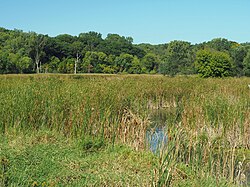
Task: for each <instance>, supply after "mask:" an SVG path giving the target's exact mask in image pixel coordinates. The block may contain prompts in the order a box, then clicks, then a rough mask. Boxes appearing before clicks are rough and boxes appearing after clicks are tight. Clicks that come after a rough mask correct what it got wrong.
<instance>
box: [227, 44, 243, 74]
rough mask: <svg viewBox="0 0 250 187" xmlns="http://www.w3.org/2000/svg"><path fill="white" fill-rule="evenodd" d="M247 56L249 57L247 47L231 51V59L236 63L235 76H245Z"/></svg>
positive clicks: (239, 47)
mask: <svg viewBox="0 0 250 187" xmlns="http://www.w3.org/2000/svg"><path fill="white" fill-rule="evenodd" d="M246 56H247V48H246V47H245V46H242V45H240V46H238V47H235V48H233V49H232V50H231V57H232V59H233V63H234V75H236V76H242V75H244V72H243V68H244V66H243V61H244V58H245V57H246Z"/></svg>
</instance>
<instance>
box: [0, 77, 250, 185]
mask: <svg viewBox="0 0 250 187" xmlns="http://www.w3.org/2000/svg"><path fill="white" fill-rule="evenodd" d="M249 83H250V79H249V78H225V79H215V78H208V79H202V78H198V77H192V76H183V77H182V76H180V77H174V78H173V77H166V76H163V75H91V74H90V75H60V74H58V75H53V74H38V75H1V76H0V133H1V136H0V159H1V161H0V186H240V185H241V186H248V185H249V175H250V174H249V172H250V89H249V88H248V84H249ZM158 110H161V112H162V111H163V113H164V115H165V117H164V124H163V125H164V126H165V127H166V136H167V143H166V145H165V146H164V148H162V149H160V150H158V151H157V152H156V153H152V152H151V151H150V149H149V145H148V144H149V143H148V142H147V141H146V132H147V131H148V129H151V131H154V119H153V117H152V113H154V112H155V111H158Z"/></svg>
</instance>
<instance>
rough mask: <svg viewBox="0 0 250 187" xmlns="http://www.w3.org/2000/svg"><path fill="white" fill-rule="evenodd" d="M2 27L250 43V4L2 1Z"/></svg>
mask: <svg viewBox="0 0 250 187" xmlns="http://www.w3.org/2000/svg"><path fill="white" fill-rule="evenodd" d="M0 7H1V11H0V27H4V28H7V29H20V30H23V31H25V32H29V31H34V32H37V33H41V34H48V35H49V36H56V35H59V34H70V35H76V36H77V35H78V34H79V33H85V32H89V31H95V32H99V33H101V34H102V36H103V38H105V37H106V35H107V34H108V33H115V34H119V35H122V36H126V37H128V36H131V37H132V38H133V39H134V43H151V44H162V43H168V42H170V41H172V40H184V41H189V42H191V43H193V44H195V43H200V42H204V41H209V40H211V39H213V38H227V39H229V40H232V41H236V42H239V43H243V42H250V0H0Z"/></svg>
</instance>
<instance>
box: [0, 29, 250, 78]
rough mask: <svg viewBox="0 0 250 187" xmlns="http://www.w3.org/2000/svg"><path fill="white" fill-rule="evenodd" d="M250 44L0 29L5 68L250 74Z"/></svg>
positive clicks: (20, 70)
mask: <svg viewBox="0 0 250 187" xmlns="http://www.w3.org/2000/svg"><path fill="white" fill-rule="evenodd" d="M249 49H250V44H249V43H242V44H239V43H237V42H233V41H229V40H227V39H224V38H216V39H213V40H211V41H209V42H204V43H200V44H191V43H190V42H185V41H172V42H170V43H167V44H160V45H151V44H137V45H135V44H133V39H132V38H131V37H124V36H119V35H118V34H108V35H107V37H106V38H105V39H103V38H102V35H101V34H100V33H97V32H88V33H80V34H79V35H78V36H71V35H68V34H62V35H58V36H56V37H50V36H48V35H42V34H37V33H34V32H29V33H26V32H23V31H21V30H7V29H4V28H0V73H2V74H3V73H35V72H37V73H39V72H40V73H74V72H75V73H76V72H78V73H109V74H114V73H131V74H142V73H151V74H154V73H163V74H168V75H176V74H194V73H200V74H201V75H202V76H203V77H208V76H222V77H223V76H244V75H245V76H250V50H249ZM197 56H198V57H197ZM210 57H211V58H212V59H211V58H210Z"/></svg>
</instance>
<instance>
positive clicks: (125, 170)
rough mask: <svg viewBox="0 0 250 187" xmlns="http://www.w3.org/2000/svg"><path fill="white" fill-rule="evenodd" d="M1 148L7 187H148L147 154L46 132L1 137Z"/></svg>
mask: <svg viewBox="0 0 250 187" xmlns="http://www.w3.org/2000/svg"><path fill="white" fill-rule="evenodd" d="M87 143H89V141H88V142H87ZM0 147H1V153H0V157H1V158H2V160H3V159H4V160H5V165H6V169H5V172H4V173H3V174H2V177H1V179H2V183H0V184H5V185H6V186H32V185H33V186H35V185H36V184H37V186H93V185H95V186H105V185H109V186H115V185H119V186H128V185H129V186H140V185H144V186H148V185H149V184H150V177H151V168H152V166H153V163H154V160H155V156H154V155H153V154H152V153H149V152H135V151H133V150H132V149H131V148H128V147H126V146H123V145H116V146H114V147H110V146H108V145H104V144H103V145H101V146H92V147H86V146H85V144H84V142H79V141H72V140H70V139H67V138H65V137H62V136H59V135H58V134H56V133H52V132H49V131H40V132H38V133H37V134H25V135H19V136H15V137H11V136H10V137H5V138H1V144H0ZM2 165H3V163H2Z"/></svg>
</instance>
